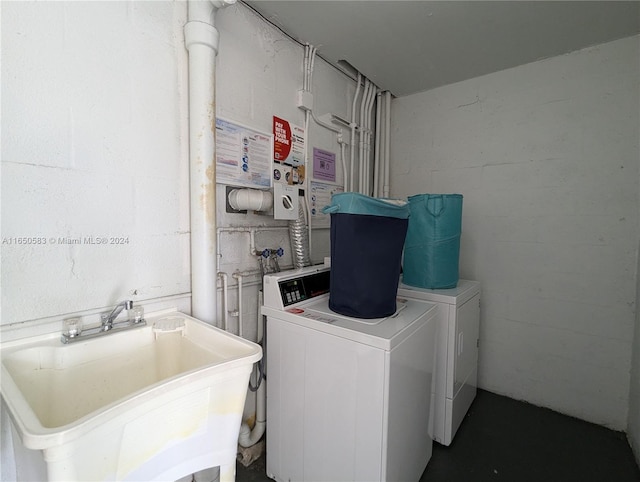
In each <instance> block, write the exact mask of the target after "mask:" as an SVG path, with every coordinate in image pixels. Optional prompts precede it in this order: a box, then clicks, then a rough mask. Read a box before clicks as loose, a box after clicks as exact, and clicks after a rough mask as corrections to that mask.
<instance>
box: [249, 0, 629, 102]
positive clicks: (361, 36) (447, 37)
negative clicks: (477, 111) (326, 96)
mask: <svg viewBox="0 0 640 482" xmlns="http://www.w3.org/2000/svg"><path fill="white" fill-rule="evenodd" d="M244 3H245V4H247V5H249V6H250V7H251V8H253V9H254V10H256V11H257V12H258V13H260V14H261V15H262V16H263V17H264V18H265V19H266V20H267V21H269V22H271V23H272V24H274V25H275V26H277V27H278V28H280V29H281V30H283V31H284V32H285V33H286V34H287V35H289V36H290V37H292V38H294V39H295V40H297V41H299V42H301V43H305V42H308V43H309V44H311V45H313V46H315V47H317V49H318V51H317V52H318V55H319V56H321V57H322V58H324V59H325V60H327V61H328V62H330V63H332V64H334V65H338V63H339V62H340V61H346V62H348V64H350V65H352V66H354V67H355V68H356V69H358V70H359V71H360V72H362V73H363V74H364V75H366V76H367V77H368V78H369V79H371V80H372V81H373V82H375V83H376V84H377V85H378V87H380V88H381V89H383V90H390V91H391V93H392V94H393V95H395V96H397V97H400V96H405V95H409V94H413V93H416V92H421V91H425V90H429V89H433V88H435V87H439V86H441V85H446V84H452V83H454V82H459V81H461V80H465V79H470V78H473V77H478V76H481V75H484V74H488V73H491V72H497V71H500V70H504V69H508V68H510V67H515V66H517V65H522V64H526V63H529V62H533V61H536V60H540V59H544V58H549V57H553V56H556V55H561V54H564V53H567V52H571V51H574V50H579V49H581V48H585V47H589V46H592V45H597V44H600V43H604V42H608V41H611V40H616V39H620V38H623V37H628V36H631V35H635V34H637V33H640V1H622V2H618V1H540V0H536V1H482V0H476V1H427V0H422V1H405V0H392V1H383V0H342V1H329V0H322V1H318V0H285V1H279V0H245V2H244Z"/></svg>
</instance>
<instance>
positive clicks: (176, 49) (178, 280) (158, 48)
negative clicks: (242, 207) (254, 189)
mask: <svg viewBox="0 0 640 482" xmlns="http://www.w3.org/2000/svg"><path fill="white" fill-rule="evenodd" d="M185 19H186V4H184V3H182V2H3V3H2V94H3V98H2V141H3V142H2V239H3V244H2V317H1V323H2V324H3V325H5V324H9V323H15V322H22V321H26V320H34V319H40V318H46V317H51V316H54V315H62V314H66V313H72V312H83V311H85V310H90V309H94V308H102V307H107V306H111V305H113V304H115V303H116V302H118V301H120V300H122V299H124V298H132V299H134V300H149V299H158V298H162V297H166V296H171V295H176V294H180V293H188V292H189V291H190V272H189V204H188V162H187V159H188V157H187V156H188V137H187V97H186V96H187V91H186V88H187V87H186V86H187V81H186V80H187V79H186V76H187V72H186V55H187V54H186V50H185V49H184V41H183V35H182V26H183V24H184V23H185ZM15 238H17V239H15ZM21 238H24V239H21ZM85 238H86V239H87V240H85ZM88 238H92V239H93V241H94V242H96V243H97V242H99V240H100V241H101V240H102V239H106V243H107V244H88V242H89V241H88ZM77 239H79V240H80V244H68V243H66V244H65V240H77ZM20 242H22V243H30V242H33V243H36V244H19V243H20ZM112 242H114V243H115V242H122V243H123V244H111V243H112ZM38 243H41V244H38Z"/></svg>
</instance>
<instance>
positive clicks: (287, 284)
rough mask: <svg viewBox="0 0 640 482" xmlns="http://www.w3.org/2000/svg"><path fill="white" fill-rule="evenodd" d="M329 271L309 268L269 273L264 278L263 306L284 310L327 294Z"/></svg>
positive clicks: (314, 267)
mask: <svg viewBox="0 0 640 482" xmlns="http://www.w3.org/2000/svg"><path fill="white" fill-rule="evenodd" d="M329 278H330V269H329V268H328V267H327V266H324V265H323V266H310V267H307V268H302V269H299V270H291V271H282V272H279V273H271V274H268V275H265V277H264V304H265V306H269V307H271V308H279V309H284V308H286V307H288V306H291V305H294V304H296V303H300V302H302V301H307V300H310V299H312V298H316V297H318V296H322V295H326V294H327V293H329Z"/></svg>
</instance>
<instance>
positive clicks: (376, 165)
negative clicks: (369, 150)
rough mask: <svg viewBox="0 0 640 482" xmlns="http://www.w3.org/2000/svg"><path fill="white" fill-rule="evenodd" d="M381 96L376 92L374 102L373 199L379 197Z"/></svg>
mask: <svg viewBox="0 0 640 482" xmlns="http://www.w3.org/2000/svg"><path fill="white" fill-rule="evenodd" d="M381 96H382V94H381V93H380V92H378V96H377V102H376V144H375V150H374V157H373V197H378V196H380V193H381V191H380V189H379V186H378V185H379V183H380V173H381V161H382V157H381V156H380V119H381V117H382V113H381V110H382V102H380V97H381Z"/></svg>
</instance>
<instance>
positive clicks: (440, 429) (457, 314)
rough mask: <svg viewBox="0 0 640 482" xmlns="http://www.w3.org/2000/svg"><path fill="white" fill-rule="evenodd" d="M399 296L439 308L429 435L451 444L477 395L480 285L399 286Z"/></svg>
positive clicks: (473, 283) (462, 281) (471, 283)
mask: <svg viewBox="0 0 640 482" xmlns="http://www.w3.org/2000/svg"><path fill="white" fill-rule="evenodd" d="M398 296H401V297H404V298H407V299H417V300H423V301H429V302H431V303H435V304H436V305H437V306H438V310H439V316H438V325H439V326H438V338H437V341H436V378H435V380H436V381H435V384H434V389H435V391H434V401H433V403H434V407H433V410H434V412H433V427H432V433H433V440H435V441H436V442H438V443H441V444H443V445H450V444H451V442H452V440H453V437H454V436H455V434H456V432H457V430H458V427H460V424H461V423H462V420H464V416H465V415H466V413H467V411H468V410H469V407H470V406H471V403H472V402H473V400H474V398H475V397H476V392H477V386H478V339H479V329H480V283H478V282H477V281H468V280H460V281H459V282H458V286H457V287H456V288H452V289H444V290H428V289H421V288H416V287H413V286H409V285H406V284H404V283H400V285H399V287H398Z"/></svg>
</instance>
